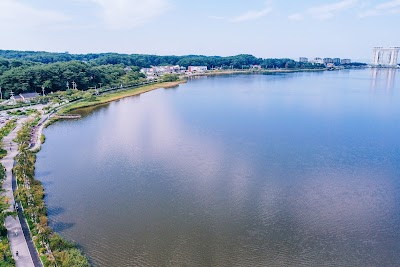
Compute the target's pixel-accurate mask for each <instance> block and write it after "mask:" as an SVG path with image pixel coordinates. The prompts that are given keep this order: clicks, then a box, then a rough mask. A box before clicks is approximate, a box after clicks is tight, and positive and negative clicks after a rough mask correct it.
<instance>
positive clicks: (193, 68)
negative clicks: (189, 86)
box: [188, 66, 207, 72]
mask: <svg viewBox="0 0 400 267" xmlns="http://www.w3.org/2000/svg"><path fill="white" fill-rule="evenodd" d="M206 70H207V66H189V67H188V71H189V72H205V71H206Z"/></svg>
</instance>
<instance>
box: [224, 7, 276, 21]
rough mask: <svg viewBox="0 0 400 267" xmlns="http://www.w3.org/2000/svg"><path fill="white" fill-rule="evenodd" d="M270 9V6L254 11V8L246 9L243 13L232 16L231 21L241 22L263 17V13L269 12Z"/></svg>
mask: <svg viewBox="0 0 400 267" xmlns="http://www.w3.org/2000/svg"><path fill="white" fill-rule="evenodd" d="M271 11H272V8H270V7H267V8H264V9H262V10H260V11H255V10H251V11H247V12H246V13H243V14H241V15H239V16H237V17H234V18H233V19H232V21H234V22H242V21H248V20H255V19H259V18H261V17H264V16H265V15H267V14H269V13H271Z"/></svg>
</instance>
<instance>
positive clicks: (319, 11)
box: [307, 0, 357, 19]
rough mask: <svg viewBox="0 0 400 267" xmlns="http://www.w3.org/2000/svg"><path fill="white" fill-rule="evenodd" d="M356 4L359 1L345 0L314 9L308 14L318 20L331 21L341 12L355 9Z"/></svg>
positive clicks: (309, 10)
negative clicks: (330, 19)
mask: <svg viewBox="0 0 400 267" xmlns="http://www.w3.org/2000/svg"><path fill="white" fill-rule="evenodd" d="M356 3H357V0H343V1H340V2H336V3H333V4H326V5H322V6H316V7H312V8H310V9H308V11H307V13H308V14H310V15H311V16H312V17H314V18H317V19H329V18H332V17H334V15H335V14H336V13H338V12H340V11H344V10H347V9H349V8H351V7H354V6H355V4H356Z"/></svg>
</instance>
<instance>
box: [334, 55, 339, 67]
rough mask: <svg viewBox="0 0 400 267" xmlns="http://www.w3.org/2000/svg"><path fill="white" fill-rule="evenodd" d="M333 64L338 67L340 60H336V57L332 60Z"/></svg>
mask: <svg viewBox="0 0 400 267" xmlns="http://www.w3.org/2000/svg"><path fill="white" fill-rule="evenodd" d="M333 64H335V65H336V66H338V65H340V58H338V57H336V58H334V59H333Z"/></svg>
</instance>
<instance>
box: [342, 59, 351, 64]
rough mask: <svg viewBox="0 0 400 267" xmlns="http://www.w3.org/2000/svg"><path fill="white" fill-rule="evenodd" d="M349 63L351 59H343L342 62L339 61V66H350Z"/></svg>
mask: <svg viewBox="0 0 400 267" xmlns="http://www.w3.org/2000/svg"><path fill="white" fill-rule="evenodd" d="M350 63H351V59H348V58H344V59H342V60H340V64H350Z"/></svg>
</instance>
